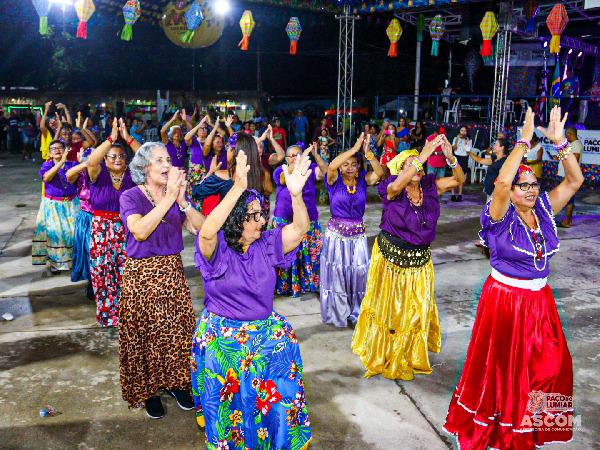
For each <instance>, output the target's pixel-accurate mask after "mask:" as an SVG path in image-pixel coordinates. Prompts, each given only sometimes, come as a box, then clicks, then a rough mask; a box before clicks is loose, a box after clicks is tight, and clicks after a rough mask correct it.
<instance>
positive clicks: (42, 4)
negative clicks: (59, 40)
mask: <svg viewBox="0 0 600 450" xmlns="http://www.w3.org/2000/svg"><path fill="white" fill-rule="evenodd" d="M33 6H34V7H35V10H36V11H37V13H38V16H40V34H41V35H42V36H45V35H47V34H48V13H49V12H50V0H33Z"/></svg>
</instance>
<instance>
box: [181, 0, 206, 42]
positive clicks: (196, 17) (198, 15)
mask: <svg viewBox="0 0 600 450" xmlns="http://www.w3.org/2000/svg"><path fill="white" fill-rule="evenodd" d="M183 16H184V17H185V23H186V26H187V31H186V32H185V33H183V36H181V42H183V43H184V44H189V43H190V42H192V39H194V34H196V30H197V29H198V28H200V25H202V22H204V16H203V15H202V8H201V6H200V3H198V2H197V1H194V2H193V3H192V4H191V5H190V7H189V8H188V10H187V11H186V13H185V14H184V15H183Z"/></svg>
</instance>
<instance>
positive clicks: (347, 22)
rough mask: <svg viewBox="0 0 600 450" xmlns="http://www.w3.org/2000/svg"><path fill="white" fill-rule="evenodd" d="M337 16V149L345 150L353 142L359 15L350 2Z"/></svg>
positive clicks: (339, 150)
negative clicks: (355, 26)
mask: <svg viewBox="0 0 600 450" xmlns="http://www.w3.org/2000/svg"><path fill="white" fill-rule="evenodd" d="M335 18H336V19H337V20H338V21H339V22H340V35H339V57H338V95H337V110H336V129H337V132H338V136H337V144H338V145H337V147H338V149H337V150H338V152H343V151H344V150H346V148H348V146H349V145H350V142H352V132H353V129H352V106H353V103H354V97H353V90H352V86H353V83H352V82H353V79H354V22H355V21H356V20H357V19H358V16H355V15H354V14H352V13H351V8H350V5H349V4H345V5H344V6H343V9H342V14H340V15H336V16H335Z"/></svg>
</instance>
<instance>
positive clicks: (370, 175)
mask: <svg viewBox="0 0 600 450" xmlns="http://www.w3.org/2000/svg"><path fill="white" fill-rule="evenodd" d="M361 147H362V150H363V152H364V155H365V158H366V159H367V160H368V161H369V162H370V163H371V167H372V170H371V171H369V172H367V171H366V170H364V167H363V166H364V162H363V157H362V154H361V153H360V151H361ZM382 176H383V169H382V167H381V165H380V164H379V161H377V158H375V157H374V154H373V152H372V151H371V150H369V140H368V139H365V138H364V133H363V134H361V135H360V137H359V138H358V140H357V141H356V144H354V147H352V148H351V149H350V150H348V151H345V152H344V153H342V154H341V155H339V156H337V157H336V158H335V159H334V160H333V161H331V163H330V164H329V169H328V171H327V176H326V177H325V186H326V187H327V190H328V191H329V204H330V209H331V219H330V220H329V222H328V223H327V230H326V231H325V239H324V240H323V250H322V251H321V318H322V319H323V322H324V323H330V324H332V325H335V326H336V327H345V326H347V325H348V324H349V323H350V324H351V325H352V326H353V325H354V324H355V323H356V320H357V319H358V313H359V312H360V303H361V301H362V298H363V297H364V295H365V288H366V286H367V272H368V271H369V249H368V246H367V236H366V234H365V224H364V222H363V216H364V214H365V209H366V207H367V186H370V185H374V184H376V183H377V182H378V181H379V180H380V179H381V177H382Z"/></svg>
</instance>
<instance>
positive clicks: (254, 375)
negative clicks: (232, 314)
mask: <svg viewBox="0 0 600 450" xmlns="http://www.w3.org/2000/svg"><path fill="white" fill-rule="evenodd" d="M191 373H192V393H193V395H194V403H195V406H196V419H197V421H198V424H199V425H200V426H203V427H206V429H205V433H206V448H207V449H210V450H213V449H219V450H225V449H231V450H234V449H243V448H250V449H253V450H256V449H261V450H262V449H265V450H266V449H269V450H270V449H273V450H274V449H281V450H283V449H285V450H301V449H306V448H307V447H308V444H309V441H310V440H311V436H312V434H311V429H310V421H309V418H308V410H307V407H306V400H305V397H304V383H303V381H302V358H301V356H300V347H299V345H298V339H297V338H296V334H295V333H294V330H293V329H292V326H291V325H290V323H289V322H288V321H287V320H286V319H285V318H284V317H282V316H280V315H279V314H277V313H276V312H273V313H272V314H271V316H270V317H268V318H266V319H264V320H253V321H247V322H246V321H238V320H232V319H226V318H224V317H221V316H218V315H216V314H213V313H211V312H208V311H207V310H204V311H203V312H202V316H201V318H200V319H199V320H198V322H197V325H196V330H195V332H194V336H193V340H192V358H191Z"/></svg>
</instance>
